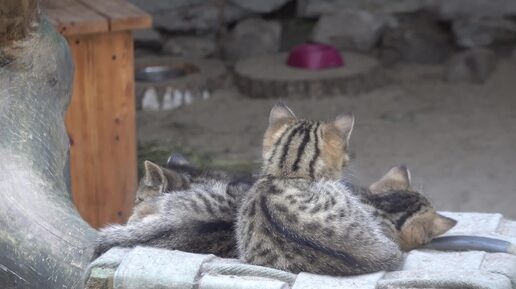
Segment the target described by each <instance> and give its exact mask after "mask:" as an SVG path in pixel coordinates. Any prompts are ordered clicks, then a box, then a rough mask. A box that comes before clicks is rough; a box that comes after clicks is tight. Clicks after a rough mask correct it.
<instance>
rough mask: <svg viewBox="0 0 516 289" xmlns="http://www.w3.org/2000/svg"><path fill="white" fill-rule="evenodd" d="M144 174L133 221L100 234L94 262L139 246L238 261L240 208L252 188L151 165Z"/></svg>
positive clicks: (205, 175) (218, 178)
mask: <svg viewBox="0 0 516 289" xmlns="http://www.w3.org/2000/svg"><path fill="white" fill-rule="evenodd" d="M145 170H146V173H145V176H144V177H143V180H142V182H141V183H140V188H139V191H138V195H139V197H138V199H137V202H138V203H137V204H136V206H135V209H134V212H133V215H132V216H131V218H130V221H129V222H128V224H127V225H110V226H106V227H104V228H102V229H101V230H100V232H99V237H98V239H97V243H96V249H95V254H94V255H95V257H96V256H99V255H100V254H102V253H104V252H105V251H107V250H109V249H110V248H112V247H115V246H121V247H134V246H137V245H143V246H151V247H158V248H166V249H174V250H182V251H187V252H194V253H204V254H216V255H218V256H220V257H228V258H234V257H237V250H236V247H235V243H236V240H235V237H234V220H235V214H236V211H237V209H236V207H237V204H239V203H240V202H241V198H242V196H243V195H244V194H245V193H246V191H247V188H249V186H250V185H246V184H245V183H244V182H238V183H235V182H232V181H229V180H227V179H225V178H221V177H220V175H219V176H217V177H207V174H204V173H203V174H201V175H199V174H195V173H192V172H191V171H188V172H185V171H184V170H183V171H181V172H180V173H179V172H178V171H175V169H174V170H173V169H164V168H161V167H159V166H157V165H155V164H153V163H151V162H146V163H145ZM185 174H186V175H185ZM176 181H178V184H175V182H176ZM169 190H173V191H169Z"/></svg>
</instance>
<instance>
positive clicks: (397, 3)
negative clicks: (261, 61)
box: [297, 0, 432, 17]
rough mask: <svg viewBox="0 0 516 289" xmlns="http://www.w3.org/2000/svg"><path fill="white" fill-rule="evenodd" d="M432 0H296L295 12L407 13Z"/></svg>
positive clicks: (320, 13)
mask: <svg viewBox="0 0 516 289" xmlns="http://www.w3.org/2000/svg"><path fill="white" fill-rule="evenodd" d="M431 1H432V0H388V1H387V0H298V3H297V7H298V10H297V14H298V15H299V16H302V17H319V16H321V15H324V14H331V13H335V12H336V11H341V10H350V9H351V10H356V9H359V10H368V11H374V12H383V13H408V12H416V11H420V10H422V9H424V8H426V7H427V6H429V3H430V2H431Z"/></svg>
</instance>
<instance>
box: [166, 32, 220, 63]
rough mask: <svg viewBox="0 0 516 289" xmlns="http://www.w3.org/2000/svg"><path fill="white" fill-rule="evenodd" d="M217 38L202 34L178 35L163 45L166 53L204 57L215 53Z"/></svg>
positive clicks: (188, 56)
mask: <svg viewBox="0 0 516 289" xmlns="http://www.w3.org/2000/svg"><path fill="white" fill-rule="evenodd" d="M216 49H217V47H216V45H215V39H213V38H211V39H210V37H200V36H177V37H171V38H169V39H168V40H167V41H166V42H165V44H164V45H163V52H164V53H165V54H169V55H174V56H183V57H187V58H204V57H208V56H211V55H213V54H214V53H215V51H216Z"/></svg>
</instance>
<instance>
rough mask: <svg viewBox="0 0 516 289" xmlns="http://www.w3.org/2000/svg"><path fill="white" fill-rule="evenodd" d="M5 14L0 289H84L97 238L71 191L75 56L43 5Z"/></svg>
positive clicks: (13, 1)
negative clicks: (42, 13) (68, 115)
mask: <svg viewBox="0 0 516 289" xmlns="http://www.w3.org/2000/svg"><path fill="white" fill-rule="evenodd" d="M11 8H12V9H11ZM0 11H1V15H0V31H1V32H0V43H1V44H0V45H1V46H0V88H1V89H0V156H1V159H2V160H1V161H0V196H1V197H2V201H1V202H0V288H9V289H18V288H33V289H36V288H37V289H54V288H82V287H81V286H82V285H81V284H80V282H79V281H80V278H81V275H82V272H83V271H84V270H85V268H86V266H87V265H88V263H89V260H90V258H91V255H92V250H91V249H89V247H90V244H91V242H92V240H93V239H94V238H95V235H96V232H95V231H94V230H93V229H91V227H89V226H88V225H87V224H86V223H85V222H84V221H83V220H82V218H81V217H80V216H79V214H78V213H77V211H76V209H75V207H74V206H73V203H72V202H71V199H70V193H69V192H70V186H69V174H68V172H69V166H68V147H69V142H68V136H67V135H66V130H65V126H64V120H63V116H64V113H65V110H66V107H67V106H68V102H69V101H70V95H71V90H72V78H73V64H72V61H71V55H70V51H69V49H68V46H67V45H66V42H65V41H64V39H63V38H61V37H60V36H59V35H58V34H57V33H56V32H55V31H54V29H53V28H52V26H51V25H50V24H49V23H48V21H47V20H46V19H45V18H44V17H43V19H42V20H41V23H39V19H38V18H39V15H38V13H37V12H38V10H37V1H35V0H22V1H20V0H3V1H2V7H1V8H0ZM5 32H8V33H5Z"/></svg>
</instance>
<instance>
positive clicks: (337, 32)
mask: <svg viewBox="0 0 516 289" xmlns="http://www.w3.org/2000/svg"><path fill="white" fill-rule="evenodd" d="M395 25H396V20H395V19H394V18H392V17H389V16H387V15H385V14H379V13H371V12H368V11H365V10H345V11H339V12H338V13H335V14H330V15H324V16H322V17H321V18H320V19H319V21H318V22H317V24H316V25H315V27H314V30H313V33H312V40H313V41H315V42H320V43H326V44H331V45H334V46H336V47H337V48H338V49H341V50H348V49H349V50H354V51H369V50H371V49H372V48H373V47H374V46H375V45H376V43H377V42H378V39H379V38H380V35H381V33H382V32H383V30H384V29H385V28H386V27H387V26H392V27H394V26H395Z"/></svg>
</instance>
